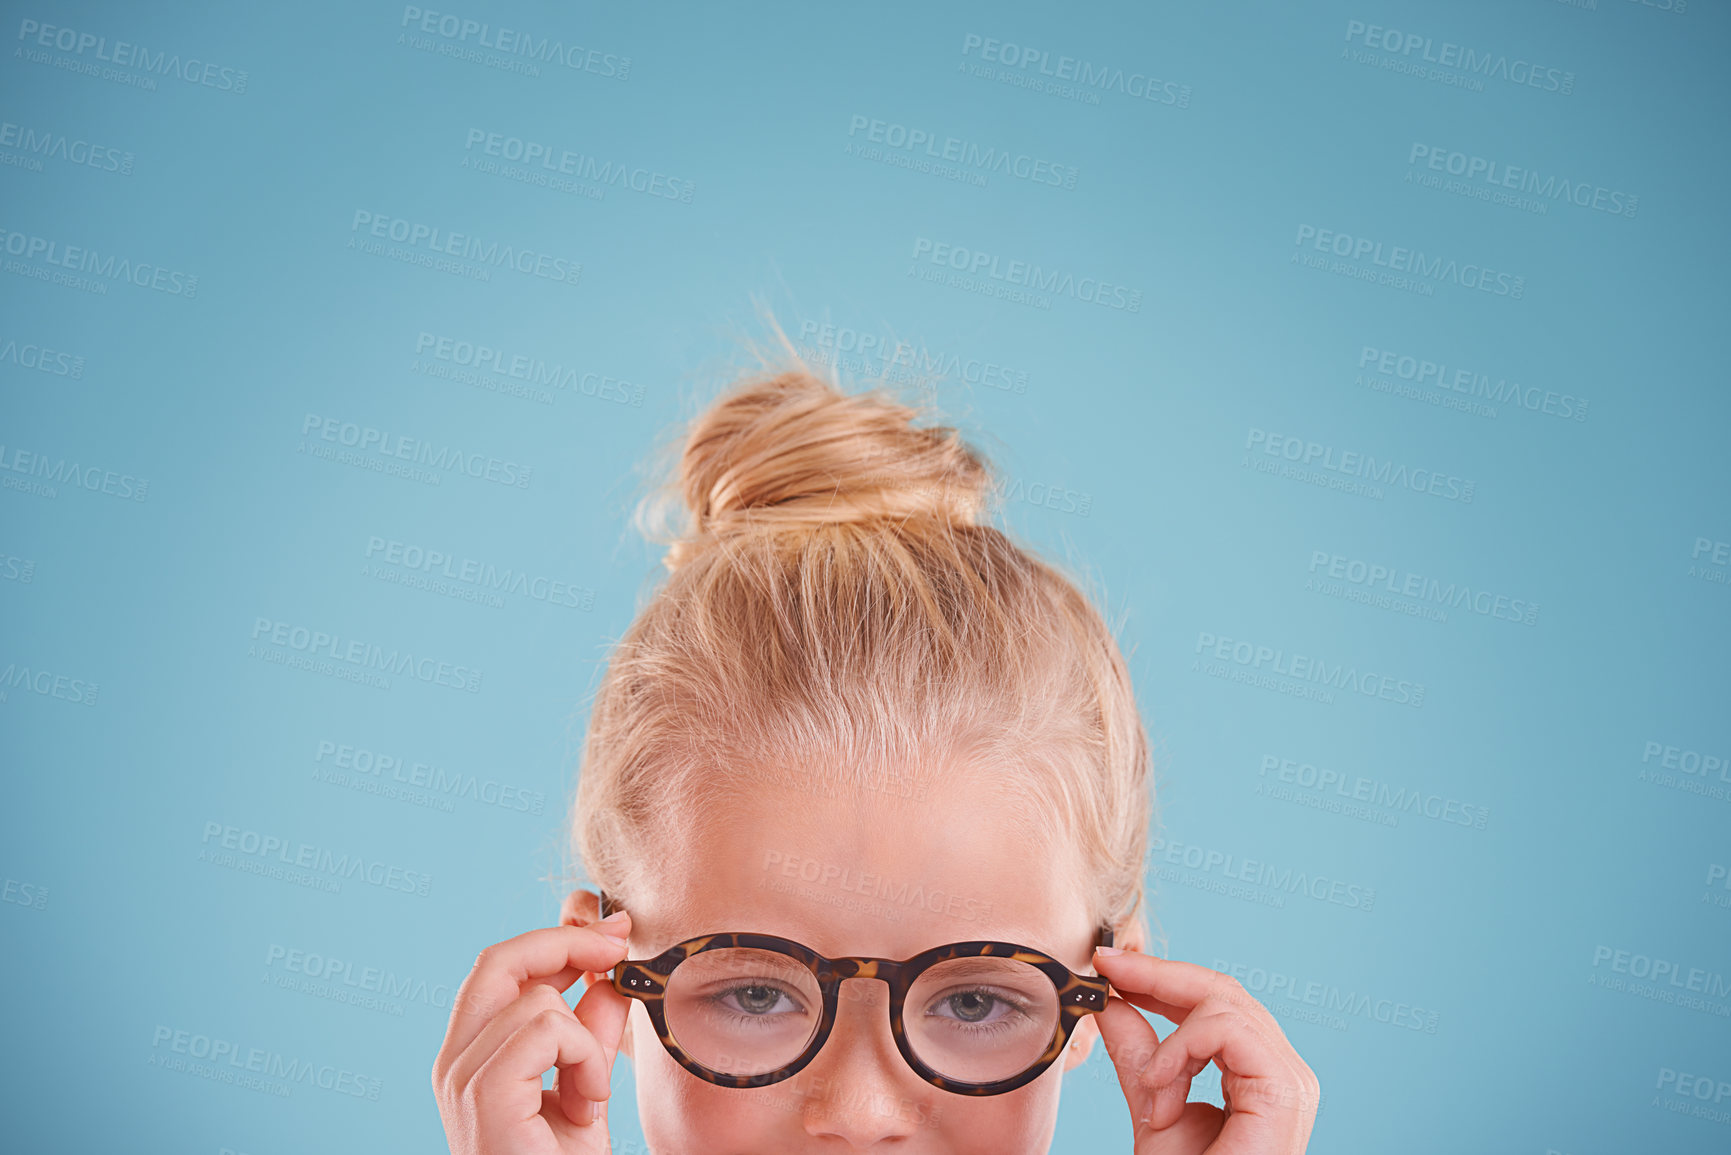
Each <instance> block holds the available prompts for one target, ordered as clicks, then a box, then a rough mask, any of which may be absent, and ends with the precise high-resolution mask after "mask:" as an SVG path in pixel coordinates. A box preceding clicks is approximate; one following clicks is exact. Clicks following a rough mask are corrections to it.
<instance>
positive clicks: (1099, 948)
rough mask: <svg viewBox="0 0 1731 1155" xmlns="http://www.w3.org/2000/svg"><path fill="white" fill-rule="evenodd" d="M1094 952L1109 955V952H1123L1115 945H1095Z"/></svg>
mask: <svg viewBox="0 0 1731 1155" xmlns="http://www.w3.org/2000/svg"><path fill="white" fill-rule="evenodd" d="M1094 953H1095V954H1108V955H1110V954H1123V953H1124V952H1123V951H1121V950H1119V949H1118V948H1117V947H1115V946H1097V947H1095V948H1094Z"/></svg>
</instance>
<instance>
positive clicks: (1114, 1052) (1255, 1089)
mask: <svg viewBox="0 0 1731 1155" xmlns="http://www.w3.org/2000/svg"><path fill="white" fill-rule="evenodd" d="M1094 968H1095V969H1096V970H1097V971H1099V972H1100V974H1101V975H1103V976H1105V978H1106V979H1107V981H1109V982H1110V983H1111V984H1112V986H1113V988H1114V989H1115V990H1116V992H1117V996H1118V997H1113V998H1109V999H1107V1000H1106V1009H1105V1011H1103V1012H1102V1013H1101V1014H1100V1015H1099V1016H1098V1022H1099V1025H1100V1037H1101V1038H1102V1039H1103V1040H1104V1041H1105V1044H1106V1053H1107V1054H1108V1055H1110V1056H1111V1058H1112V1066H1113V1067H1114V1068H1115V1069H1116V1070H1117V1072H1118V1084H1119V1086H1120V1087H1122V1088H1123V1090H1124V1097H1125V1098H1126V1099H1128V1100H1129V1102H1130V1118H1131V1120H1132V1121H1133V1123H1134V1126H1135V1131H1134V1135H1135V1141H1136V1155H1156V1153H1159V1155H1198V1153H1202V1152H1206V1153H1207V1155H1299V1153H1300V1152H1302V1151H1303V1150H1304V1149H1305V1146H1306V1144H1308V1143H1309V1142H1310V1129H1311V1126H1312V1125H1313V1124H1314V1123H1315V1121H1316V1108H1317V1105H1318V1102H1319V1096H1320V1094H1321V1089H1320V1085H1319V1084H1318V1083H1317V1080H1316V1075H1315V1074H1314V1073H1312V1071H1311V1069H1310V1068H1309V1067H1308V1066H1306V1065H1305V1063H1304V1060H1303V1059H1300V1058H1299V1057H1298V1052H1296V1051H1294V1050H1293V1049H1292V1044H1291V1043H1289V1042H1287V1041H1286V1035H1285V1034H1283V1033H1282V1032H1281V1030H1280V1026H1279V1024H1278V1023H1276V1022H1275V1021H1274V1016H1273V1015H1271V1014H1270V1013H1269V1012H1268V1008H1266V1007H1264V1006H1263V1005H1262V1004H1261V1003H1259V1002H1257V1001H1256V1000H1255V999H1254V998H1252V997H1251V996H1250V994H1249V992H1247V991H1246V990H1245V989H1244V988H1243V987H1242V986H1240V985H1239V983H1238V981H1237V980H1236V979H1234V978H1232V977H1231V976H1230V975H1224V974H1221V973H1220V972H1219V971H1212V970H1209V969H1208V968H1207V967H1200V966H1196V965H1195V964H1193V963H1184V962H1172V961H1170V960H1168V959H1161V958H1155V957H1153V956H1152V955H1145V954H1139V953H1137V952H1135V951H1123V952H1120V953H1116V954H1104V953H1101V954H1096V955H1095V956H1094ZM1133 1007H1141V1008H1142V1009H1143V1010H1147V1011H1153V1012H1154V1013H1155V1014H1158V1015H1163V1016H1165V1017H1166V1018H1168V1019H1170V1020H1172V1021H1173V1022H1175V1023H1177V1024H1178V1027H1177V1028H1176V1029H1175V1030H1173V1031H1172V1033H1171V1034H1169V1035H1167V1036H1166V1038H1165V1039H1163V1040H1162V1039H1161V1038H1159V1037H1158V1036H1157V1035H1156V1034H1155V1031H1154V1027H1153V1026H1152V1025H1151V1024H1150V1023H1149V1022H1148V1020H1147V1019H1145V1018H1143V1017H1142V1016H1141V1015H1139V1014H1137V1013H1136V1011H1135V1010H1133V1009H1132V1008H1133ZM1210 1061H1212V1062H1213V1063H1215V1065H1217V1066H1218V1067H1219V1068H1220V1090H1221V1095H1222V1097H1223V1098H1224V1099H1225V1101H1226V1110H1225V1111H1222V1110H1221V1109H1220V1108H1218V1107H1216V1106H1214V1105H1213V1104H1211V1103H1187V1102H1186V1101H1185V1100H1186V1099H1187V1098H1188V1096H1189V1094H1190V1080H1191V1079H1193V1078H1194V1077H1195V1076H1196V1075H1197V1074H1198V1073H1200V1072H1201V1070H1202V1068H1203V1067H1206V1066H1207V1065H1208V1064H1209V1062H1210Z"/></svg>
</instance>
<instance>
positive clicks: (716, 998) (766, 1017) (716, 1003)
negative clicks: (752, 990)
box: [709, 981, 804, 1026]
mask: <svg viewBox="0 0 1731 1155" xmlns="http://www.w3.org/2000/svg"><path fill="white" fill-rule="evenodd" d="M754 986H756V987H767V988H769V989H770V990H772V991H774V992H775V993H776V994H777V995H779V996H780V997H782V998H784V999H786V1000H787V1001H788V1002H790V1003H792V1004H794V1006H795V1007H799V1008H800V1011H799V1012H798V1013H803V1011H804V1008H803V1007H801V1005H800V1001H799V999H797V998H795V997H794V995H793V993H792V992H790V991H788V990H787V989H786V988H785V987H782V986H779V985H777V984H776V983H773V982H768V981H759V982H743V983H738V982H736V983H734V984H733V985H732V986H730V987H727V988H726V989H725V990H721V991H718V992H716V993H715V994H713V995H711V996H710V997H709V1003H710V1005H711V1006H713V1007H714V1008H715V1009H716V1010H717V1011H719V1012H721V1013H722V1014H723V1015H725V1016H727V1017H728V1018H729V1019H730V1020H732V1021H733V1022H736V1023H750V1024H752V1025H754V1026H762V1025H764V1024H766V1023H768V1022H769V1021H770V1020H771V1019H772V1018H774V1017H776V1014H786V1013H788V1012H776V1014H767V1013H766V1014H761V1015H752V1014H747V1013H745V1012H744V1011H737V1010H734V1009H733V1008H732V1007H730V1006H728V1005H727V1004H726V1003H725V1002H723V1001H722V1000H723V999H726V998H727V997H728V996H730V995H733V994H735V993H736V992H738V991H741V990H744V989H746V988H747V987H754Z"/></svg>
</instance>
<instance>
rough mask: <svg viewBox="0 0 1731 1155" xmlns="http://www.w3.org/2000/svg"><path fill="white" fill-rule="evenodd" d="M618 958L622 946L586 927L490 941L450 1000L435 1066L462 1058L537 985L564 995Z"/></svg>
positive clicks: (558, 928) (557, 928)
mask: <svg viewBox="0 0 1731 1155" xmlns="http://www.w3.org/2000/svg"><path fill="white" fill-rule="evenodd" d="M629 926H630V924H629V923H626V924H625V927H626V928H627V929H628V928H629ZM624 958H625V944H624V943H623V942H620V941H619V940H617V939H613V938H609V937H608V936H606V935H604V934H601V933H599V932H598V931H596V930H595V929H594V928H593V927H586V926H584V927H579V926H549V927H542V928H540V929H538V930H531V931H528V932H526V933H524V934H520V935H518V936H517V937H516V938H508V939H506V940H505V941H504V942H500V943H494V944H493V945H492V946H490V947H488V948H487V949H486V950H483V951H482V952H481V953H480V955H479V956H477V957H476V959H475V969H474V970H472V971H470V972H469V977H468V978H466V979H464V980H463V985H462V986H461V987H460V988H459V989H458V991H457V997H456V998H455V999H453V1000H452V1001H451V1025H450V1028H449V1030H447V1031H446V1033H445V1045H444V1046H443V1047H441V1048H440V1049H439V1062H441V1063H443V1062H444V1061H445V1060H446V1059H447V1058H452V1057H455V1056H457V1055H460V1054H462V1053H463V1050H464V1049H465V1048H466V1047H467V1046H468V1045H469V1044H470V1043H472V1042H474V1041H475V1036H476V1035H479V1034H480V1033H481V1030H482V1028H484V1027H485V1026H486V1025H487V1023H488V1022H489V1021H490V1020H491V1019H492V1018H493V1016H494V1015H496V1014H498V1013H499V1012H500V1011H501V1010H503V1009H504V1008H506V1007H507V1006H509V1005H511V1003H513V1002H515V1001H516V1000H517V998H518V997H519V996H520V995H521V994H522V993H523V992H524V990H525V989H527V988H528V987H530V986H533V985H535V984H537V983H540V984H544V985H546V986H550V987H552V988H553V989H554V990H557V991H564V990H565V989H566V988H568V987H569V986H570V985H571V984H572V983H574V982H576V981H577V977H578V976H579V975H581V974H582V973H583V972H584V971H607V970H611V969H612V968H613V967H615V966H617V965H618V964H619V962H620V961H621V960H623V959H624Z"/></svg>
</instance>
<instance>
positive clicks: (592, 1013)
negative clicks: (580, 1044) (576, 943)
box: [559, 975, 631, 1120]
mask: <svg viewBox="0 0 1731 1155" xmlns="http://www.w3.org/2000/svg"><path fill="white" fill-rule="evenodd" d="M576 1013H577V1021H578V1022H580V1023H582V1024H583V1028H584V1029H585V1030H587V1031H588V1032H589V1033H590V1034H591V1035H593V1036H594V1038H595V1041H596V1042H598V1043H600V1044H601V1051H602V1053H603V1054H604V1055H605V1056H606V1063H607V1074H608V1077H609V1079H610V1080H611V1077H612V1075H613V1061H614V1059H615V1058H616V1057H617V1056H618V1054H619V1042H620V1040H621V1039H622V1038H624V1036H625V1023H626V1020H627V1018H628V1017H629V1016H630V1014H631V1000H630V999H628V998H626V997H625V996H624V995H622V994H620V993H619V992H618V991H616V990H614V989H613V984H612V982H611V981H609V980H608V978H607V976H606V975H601V976H600V981H598V982H596V983H595V984H594V985H592V986H591V987H590V988H589V989H588V990H586V991H584V992H583V997H582V998H580V999H578V1000H577V1011H576ZM582 1098H583V1097H582V1096H581V1095H580V1094H578V1092H577V1088H576V1085H575V1080H564V1079H561V1080H560V1081H559V1099H560V1106H561V1107H563V1108H564V1109H565V1113H566V1118H584V1117H585V1116H583V1115H581V1114H574V1111H576V1110H578V1109H580V1108H582V1107H583V1105H584V1104H583V1102H582ZM594 1112H595V1118H596V1119H598V1120H601V1119H606V1118H607V1104H606V1103H605V1102H600V1103H596V1104H595V1105H594Z"/></svg>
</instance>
